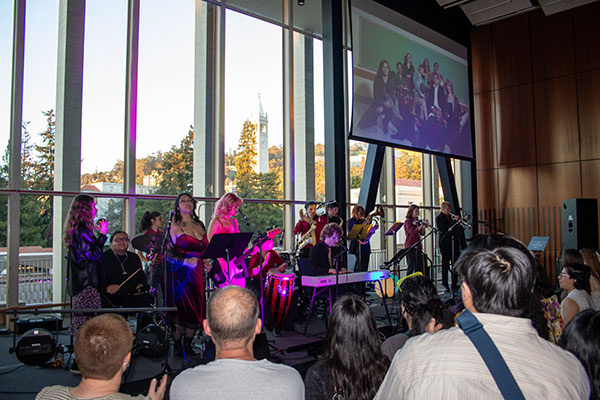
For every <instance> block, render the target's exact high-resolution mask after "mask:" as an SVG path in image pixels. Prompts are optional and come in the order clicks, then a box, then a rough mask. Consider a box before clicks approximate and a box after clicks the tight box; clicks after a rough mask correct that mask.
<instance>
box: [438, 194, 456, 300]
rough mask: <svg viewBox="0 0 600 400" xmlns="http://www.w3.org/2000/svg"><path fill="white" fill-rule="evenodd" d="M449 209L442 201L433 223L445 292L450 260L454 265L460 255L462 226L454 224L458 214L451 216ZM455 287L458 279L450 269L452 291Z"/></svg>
mask: <svg viewBox="0 0 600 400" xmlns="http://www.w3.org/2000/svg"><path fill="white" fill-rule="evenodd" d="M450 211H451V210H450V203H449V202H447V201H444V202H442V204H441V210H440V213H439V214H438V216H437V217H435V225H436V226H437V229H438V234H439V244H440V253H442V286H443V287H444V288H445V289H446V291H447V292H449V291H450V287H448V273H450V272H451V271H450V263H451V262H452V265H454V263H455V262H456V260H457V259H458V256H460V244H461V239H462V232H463V227H462V226H461V225H460V224H456V222H457V221H460V216H458V215H454V216H451V213H450ZM450 228H452V230H450ZM457 289H458V279H457V276H456V272H453V271H452V291H453V292H455V291H456V290H457Z"/></svg>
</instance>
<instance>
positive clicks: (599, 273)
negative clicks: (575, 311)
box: [580, 249, 600, 311]
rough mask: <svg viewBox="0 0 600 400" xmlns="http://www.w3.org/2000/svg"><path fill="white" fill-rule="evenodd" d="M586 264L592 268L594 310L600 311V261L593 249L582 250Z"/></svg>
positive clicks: (591, 284) (591, 286)
mask: <svg viewBox="0 0 600 400" xmlns="http://www.w3.org/2000/svg"><path fill="white" fill-rule="evenodd" d="M580 253H581V255H582V256H583V261H584V264H585V265H587V266H588V267H590V273H591V274H590V296H591V297H592V301H593V302H594V310H597V311H598V310H600V259H598V253H597V252H596V251H594V250H592V249H581V250H580Z"/></svg>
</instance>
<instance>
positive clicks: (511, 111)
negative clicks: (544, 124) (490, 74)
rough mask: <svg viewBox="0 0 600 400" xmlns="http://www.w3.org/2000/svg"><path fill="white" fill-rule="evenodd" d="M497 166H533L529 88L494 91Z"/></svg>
mask: <svg viewBox="0 0 600 400" xmlns="http://www.w3.org/2000/svg"><path fill="white" fill-rule="evenodd" d="M495 95H496V98H495V101H496V104H495V106H496V143H497V145H498V154H497V156H498V166H499V167H512V166H521V165H535V138H534V132H533V129H534V125H533V99H532V89H531V85H530V84H528V85H521V86H514V87H510V88H506V89H501V90H496V91H495Z"/></svg>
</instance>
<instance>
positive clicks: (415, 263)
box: [404, 204, 425, 275]
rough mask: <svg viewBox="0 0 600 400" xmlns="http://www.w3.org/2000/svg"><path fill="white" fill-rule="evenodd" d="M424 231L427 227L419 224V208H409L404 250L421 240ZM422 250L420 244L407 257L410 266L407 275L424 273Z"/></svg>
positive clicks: (416, 206) (415, 206) (412, 205)
mask: <svg viewBox="0 0 600 400" xmlns="http://www.w3.org/2000/svg"><path fill="white" fill-rule="evenodd" d="M424 231H425V225H424V224H422V223H420V222H419V206H418V205H416V204H411V205H410V207H408V212H407V213H406V220H405V221H404V232H405V233H406V240H405V241H404V248H405V249H408V248H409V247H410V246H412V245H413V244H415V243H417V242H418V241H419V240H421V235H422V234H423V232H424ZM422 248H423V247H422V246H421V243H419V244H418V245H416V246H415V247H414V248H413V249H412V250H411V251H410V252H409V253H408V254H407V255H406V264H408V269H407V271H406V275H410V274H412V273H413V272H417V271H420V272H423V257H422V255H421V250H422Z"/></svg>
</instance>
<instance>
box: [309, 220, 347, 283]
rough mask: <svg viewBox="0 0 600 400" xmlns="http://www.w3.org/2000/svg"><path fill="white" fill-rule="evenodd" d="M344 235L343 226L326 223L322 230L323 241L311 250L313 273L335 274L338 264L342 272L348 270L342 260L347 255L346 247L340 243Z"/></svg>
mask: <svg viewBox="0 0 600 400" xmlns="http://www.w3.org/2000/svg"><path fill="white" fill-rule="evenodd" d="M342 235H343V231H342V228H341V227H340V226H339V225H338V224H335V223H331V224H327V225H325V227H324V228H323V230H322V231H321V241H320V242H319V243H317V244H316V245H314V246H313V247H311V249H310V252H309V262H310V270H311V275H313V276H319V275H327V274H335V273H336V266H337V268H338V270H339V272H340V273H341V274H345V273H346V272H348V271H347V270H346V267H345V266H342V263H341V262H340V260H341V258H343V257H345V256H346V255H345V253H346V249H345V248H344V247H343V246H340V243H339V242H340V239H341V237H342Z"/></svg>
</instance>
